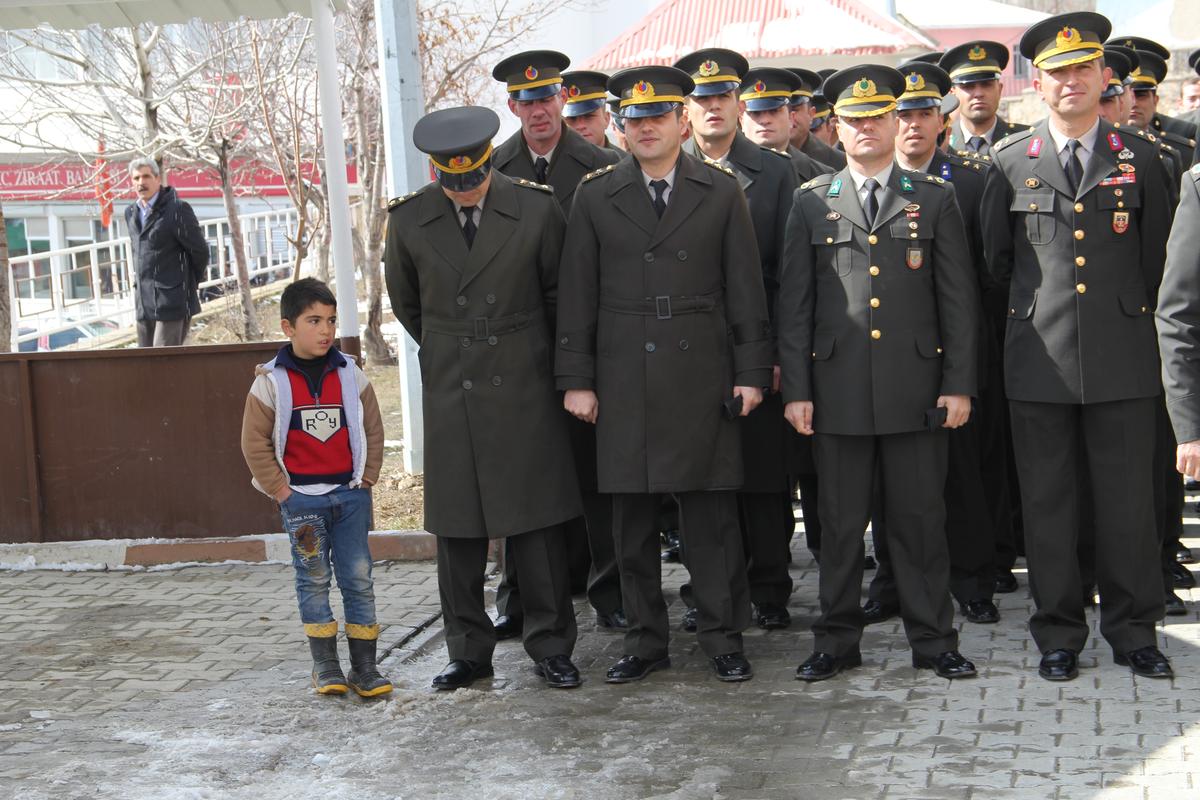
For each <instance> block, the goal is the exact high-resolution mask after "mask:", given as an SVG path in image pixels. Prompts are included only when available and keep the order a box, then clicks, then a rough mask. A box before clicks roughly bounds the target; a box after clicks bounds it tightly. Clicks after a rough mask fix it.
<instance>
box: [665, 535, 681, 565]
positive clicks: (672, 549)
mask: <svg viewBox="0 0 1200 800" xmlns="http://www.w3.org/2000/svg"><path fill="white" fill-rule="evenodd" d="M662 560H663V561H665V562H666V563H668V564H674V563H678V562H679V560H680V558H679V531H663V533H662Z"/></svg>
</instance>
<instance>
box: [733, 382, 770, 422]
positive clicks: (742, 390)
mask: <svg viewBox="0 0 1200 800" xmlns="http://www.w3.org/2000/svg"><path fill="white" fill-rule="evenodd" d="M762 394H763V393H762V389H760V388H758V387H757V386H735V387H733V396H734V397H740V398H742V413H741V414H740V415H739V416H742V417H744V416H746V415H747V414H749V413H750V412H751V411H753V410H754V409H756V408H758V407H759V405H761V404H762Z"/></svg>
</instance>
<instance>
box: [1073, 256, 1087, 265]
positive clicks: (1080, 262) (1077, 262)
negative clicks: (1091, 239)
mask: <svg viewBox="0 0 1200 800" xmlns="http://www.w3.org/2000/svg"><path fill="white" fill-rule="evenodd" d="M1086 263H1087V259H1086V258H1084V257H1083V256H1075V266H1077V267H1082V266H1083V265H1084V264H1086Z"/></svg>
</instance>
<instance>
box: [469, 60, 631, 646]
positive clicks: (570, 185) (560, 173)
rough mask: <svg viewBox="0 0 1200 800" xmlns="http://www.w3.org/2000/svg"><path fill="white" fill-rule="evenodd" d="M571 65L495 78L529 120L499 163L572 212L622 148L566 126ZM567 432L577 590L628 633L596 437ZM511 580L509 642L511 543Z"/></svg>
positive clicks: (571, 427) (510, 64)
mask: <svg viewBox="0 0 1200 800" xmlns="http://www.w3.org/2000/svg"><path fill="white" fill-rule="evenodd" d="M569 64H570V60H569V59H568V58H567V57H566V56H565V55H563V54H562V53H557V52H555V51H553V50H532V51H528V52H524V53H517V54H516V55H514V56H510V57H509V58H506V59H504V60H503V61H501V62H500V63H499V64H497V65H496V67H495V69H493V70H492V76H493V77H494V78H495V79H496V80H498V81H501V82H502V83H504V84H505V85H506V87H507V89H508V108H509V110H510V111H511V112H512V113H513V114H514V115H515V116H517V117H518V118H519V119H520V120H521V129H520V130H519V131H517V132H516V133H514V134H513V135H512V136H510V137H509V138H508V140H507V141H505V142H504V143H503V144H501V145H500V146H499V147H497V148H496V152H495V155H494V156H493V162H494V164H495V167H496V169H497V170H498V171H499V172H502V173H504V174H505V175H507V176H509V177H510V178H523V179H525V180H528V181H534V182H536V183H540V184H546V185H549V186H550V187H551V188H552V189H553V190H554V196H555V198H557V199H558V202H559V204H560V205H561V206H562V210H563V213H564V214H566V215H568V216H569V215H570V213H571V201H572V200H573V199H574V197H575V188H576V187H577V186H578V185H579V181H580V180H581V179H582V178H583V176H584V175H586V174H587V173H589V172H591V171H593V170H595V169H598V168H600V167H603V166H605V165H607V164H612V163H615V162H616V161H617V160H619V159H620V158H621V153H620V151H618V150H608V149H602V148H599V147H596V146H595V145H594V144H591V143H590V142H588V141H587V140H585V139H584V138H583V137H582V136H580V135H579V134H578V133H576V132H575V131H574V130H572V129H571V128H570V127H569V126H567V125H564V124H563V117H562V113H563V108H564V106H565V105H566V100H567V97H566V95H567V93H568V90H567V89H564V87H563V78H562V70H564V69H566V68H567V66H568V65H569ZM567 429H568V431H569V433H570V435H571V446H572V449H573V451H574V453H575V465H576V472H577V474H578V475H579V481H580V489H581V491H582V493H583V507H584V518H583V519H580V520H576V521H573V522H572V523H570V524H569V525H568V526H567V560H568V562H569V564H570V569H571V584H572V589H573V590H575V591H581V590H582V589H583V588H584V587H585V586H586V588H587V592H588V600H589V601H590V602H591V604H592V607H593V608H594V609H595V610H596V624H597V625H599V626H600V627H601V628H621V627H623V626H624V624H625V617H624V613H623V612H622V610H621V603H620V598H621V587H620V577H619V574H618V572H617V566H616V555H615V552H614V551H613V545H612V510H611V507H610V504H609V502H608V500H607V498H602V497H600V496H599V495H598V494H597V492H596V473H595V468H594V466H593V465H594V464H595V461H596V459H595V449H596V442H595V432H594V431H593V430H592V429H591V427H590V426H586V425H581V424H579V423H578V422H577V421H576V420H575V419H574V418H569V419H568V423H567ZM504 554H505V557H504V576H503V578H502V579H501V582H500V586H499V588H498V589H497V592H496V612H497V617H496V623H495V624H496V634H497V636H499V637H500V638H501V639H508V638H513V637H516V636H519V635H520V632H521V615H522V610H521V595H520V586H519V584H518V581H517V569H516V567H515V565H514V563H513V562H514V561H515V556H514V555H513V553H512V552H511V550H510V549H509V548H508V547H507V546H506V547H505V550H504Z"/></svg>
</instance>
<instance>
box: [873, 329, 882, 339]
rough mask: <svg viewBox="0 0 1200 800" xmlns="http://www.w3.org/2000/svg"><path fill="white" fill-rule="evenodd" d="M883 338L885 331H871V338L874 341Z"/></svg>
mask: <svg viewBox="0 0 1200 800" xmlns="http://www.w3.org/2000/svg"><path fill="white" fill-rule="evenodd" d="M882 336H883V331H880V330H873V331H871V338H872V339H879V338H881V337H882Z"/></svg>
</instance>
